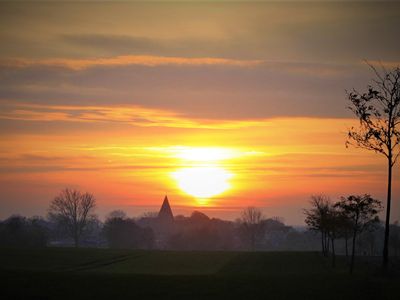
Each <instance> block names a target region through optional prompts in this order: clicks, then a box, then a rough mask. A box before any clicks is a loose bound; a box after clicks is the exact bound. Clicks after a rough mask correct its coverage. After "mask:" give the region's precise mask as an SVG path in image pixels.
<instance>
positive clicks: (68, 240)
mask: <svg viewBox="0 0 400 300" xmlns="http://www.w3.org/2000/svg"><path fill="white" fill-rule="evenodd" d="M95 207H96V200H95V198H94V196H93V195H91V194H89V193H81V192H79V191H76V190H69V189H65V190H63V191H62V192H61V193H60V194H59V195H57V196H56V197H55V198H54V200H53V201H51V203H50V205H49V210H48V215H47V216H46V218H43V217H33V218H25V217H23V216H16V215H15V216H11V217H9V218H7V219H6V220H3V221H0V246H2V247H47V246H76V247H79V246H83V247H104V248H105V247H109V248H121V249H169V250H248V251H317V250H319V249H321V250H322V253H323V254H324V255H325V256H331V257H332V263H333V264H335V257H336V254H341V255H346V256H348V257H352V260H351V261H352V262H354V256H355V255H356V254H357V255H368V256H375V255H380V253H381V248H382V245H383V236H384V235H383V232H384V227H383V224H382V223H381V222H380V220H379V219H378V217H377V214H378V212H379V211H380V210H381V205H380V202H379V201H378V200H375V199H373V198H371V197H370V196H369V195H363V196H349V197H347V198H341V199H340V200H339V201H337V202H332V201H331V200H330V199H329V198H327V197H325V196H313V197H312V198H311V208H310V209H307V210H305V211H304V212H305V215H306V219H305V222H306V224H307V226H308V230H306V228H294V227H292V226H288V225H286V224H285V223H284V221H283V220H282V219H280V218H277V217H274V218H266V217H264V215H263V213H262V212H261V210H259V209H257V208H255V207H248V208H246V209H244V210H243V211H242V212H241V215H240V218H238V219H237V220H235V221H226V220H221V219H218V218H210V217H208V216H207V215H206V214H204V213H202V212H199V211H195V212H193V213H192V214H191V215H190V216H189V217H186V216H183V215H178V216H175V217H171V220H165V219H162V218H160V217H159V216H158V214H157V213H145V214H143V215H142V216H140V217H138V218H130V217H128V216H127V214H126V213H125V212H123V211H113V212H111V213H110V214H108V215H107V217H106V219H105V220H104V222H102V221H100V220H99V219H98V218H97V217H96V215H95V214H94V210H95ZM390 252H391V255H394V256H398V255H400V226H399V225H398V223H395V224H392V225H391V231H390ZM352 264H353V263H352Z"/></svg>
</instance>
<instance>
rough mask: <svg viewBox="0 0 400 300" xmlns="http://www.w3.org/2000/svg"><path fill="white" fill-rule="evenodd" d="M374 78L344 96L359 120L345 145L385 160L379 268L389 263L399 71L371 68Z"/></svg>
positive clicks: (399, 149) (399, 135)
mask: <svg viewBox="0 0 400 300" xmlns="http://www.w3.org/2000/svg"><path fill="white" fill-rule="evenodd" d="M371 68H372V70H373V71H374V73H375V76H376V79H375V80H374V81H373V83H372V84H371V85H369V86H368V91H367V92H365V93H359V92H357V91H356V90H353V91H352V92H350V93H348V97H349V100H350V101H351V104H352V105H351V106H350V107H349V108H350V110H351V111H353V112H354V114H355V115H356V116H357V118H358V119H359V120H360V125H359V127H358V128H354V127H353V128H351V129H350V130H349V133H348V141H347V143H346V145H349V144H351V145H354V146H356V147H358V148H363V149H367V150H370V151H374V152H376V153H379V154H382V155H383V156H384V157H386V159H387V166H388V180H387V201H386V220H385V237H384V246H383V268H384V270H386V269H387V266H388V261H389V228H390V206H391V198H392V168H393V166H394V165H395V164H396V162H397V159H398V157H399V155H400V128H399V127H400V68H399V67H397V68H395V69H394V70H392V71H387V70H386V69H385V68H383V67H382V69H383V70H382V71H378V70H377V69H376V68H375V67H374V66H372V65H371Z"/></svg>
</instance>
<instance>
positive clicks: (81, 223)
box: [49, 189, 96, 247]
mask: <svg viewBox="0 0 400 300" xmlns="http://www.w3.org/2000/svg"><path fill="white" fill-rule="evenodd" d="M95 205H96V200H95V198H94V197H93V195H92V194H89V193H84V194H82V193H81V192H79V191H77V190H71V189H65V190H63V191H61V193H60V194H59V195H58V196H56V197H55V198H54V199H53V200H52V201H51V203H50V207H49V218H50V219H51V220H53V221H55V222H57V223H58V224H60V225H61V226H63V227H65V228H66V229H67V232H68V233H69V235H70V236H71V237H72V238H73V239H74V243H75V247H78V246H79V242H80V238H81V235H82V233H83V232H84V230H85V229H86V227H87V225H88V223H89V221H90V213H91V212H92V211H93V210H94V208H95Z"/></svg>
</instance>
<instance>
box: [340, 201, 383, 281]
mask: <svg viewBox="0 0 400 300" xmlns="http://www.w3.org/2000/svg"><path fill="white" fill-rule="evenodd" d="M334 206H335V207H336V208H338V209H339V210H340V212H341V214H342V215H344V216H346V217H347V218H348V220H350V221H351V226H352V231H353V239H352V245H353V247H352V251H351V261H350V273H353V269H354V256H355V249H356V237H357V235H359V234H360V233H361V232H363V231H364V230H366V229H368V228H370V227H371V226H372V225H374V224H375V223H377V222H379V219H378V216H377V214H378V212H379V211H380V209H381V202H380V201H379V200H376V199H373V198H372V197H371V196H370V195H363V196H354V195H351V196H348V197H347V198H345V197H342V198H341V200H340V201H339V202H337V203H336V204H335V205H334Z"/></svg>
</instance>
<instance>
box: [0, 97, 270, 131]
mask: <svg viewBox="0 0 400 300" xmlns="http://www.w3.org/2000/svg"><path fill="white" fill-rule="evenodd" d="M0 119H5V120H18V121H38V122H57V121H58V122H109V123H123V124H128V125H133V126H140V127H173V128H203V129H235V128H243V127H254V126H265V124H266V121H264V120H240V121H238V120H208V119H196V120H194V119H189V118H186V117H183V116H181V115H180V114H178V113H175V112H173V111H167V110H159V109H150V108H144V107H140V106H115V107H114V106H72V105H71V106H67V105H41V104H15V105H14V104H10V103H9V104H8V105H4V111H3V112H2V113H0Z"/></svg>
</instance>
